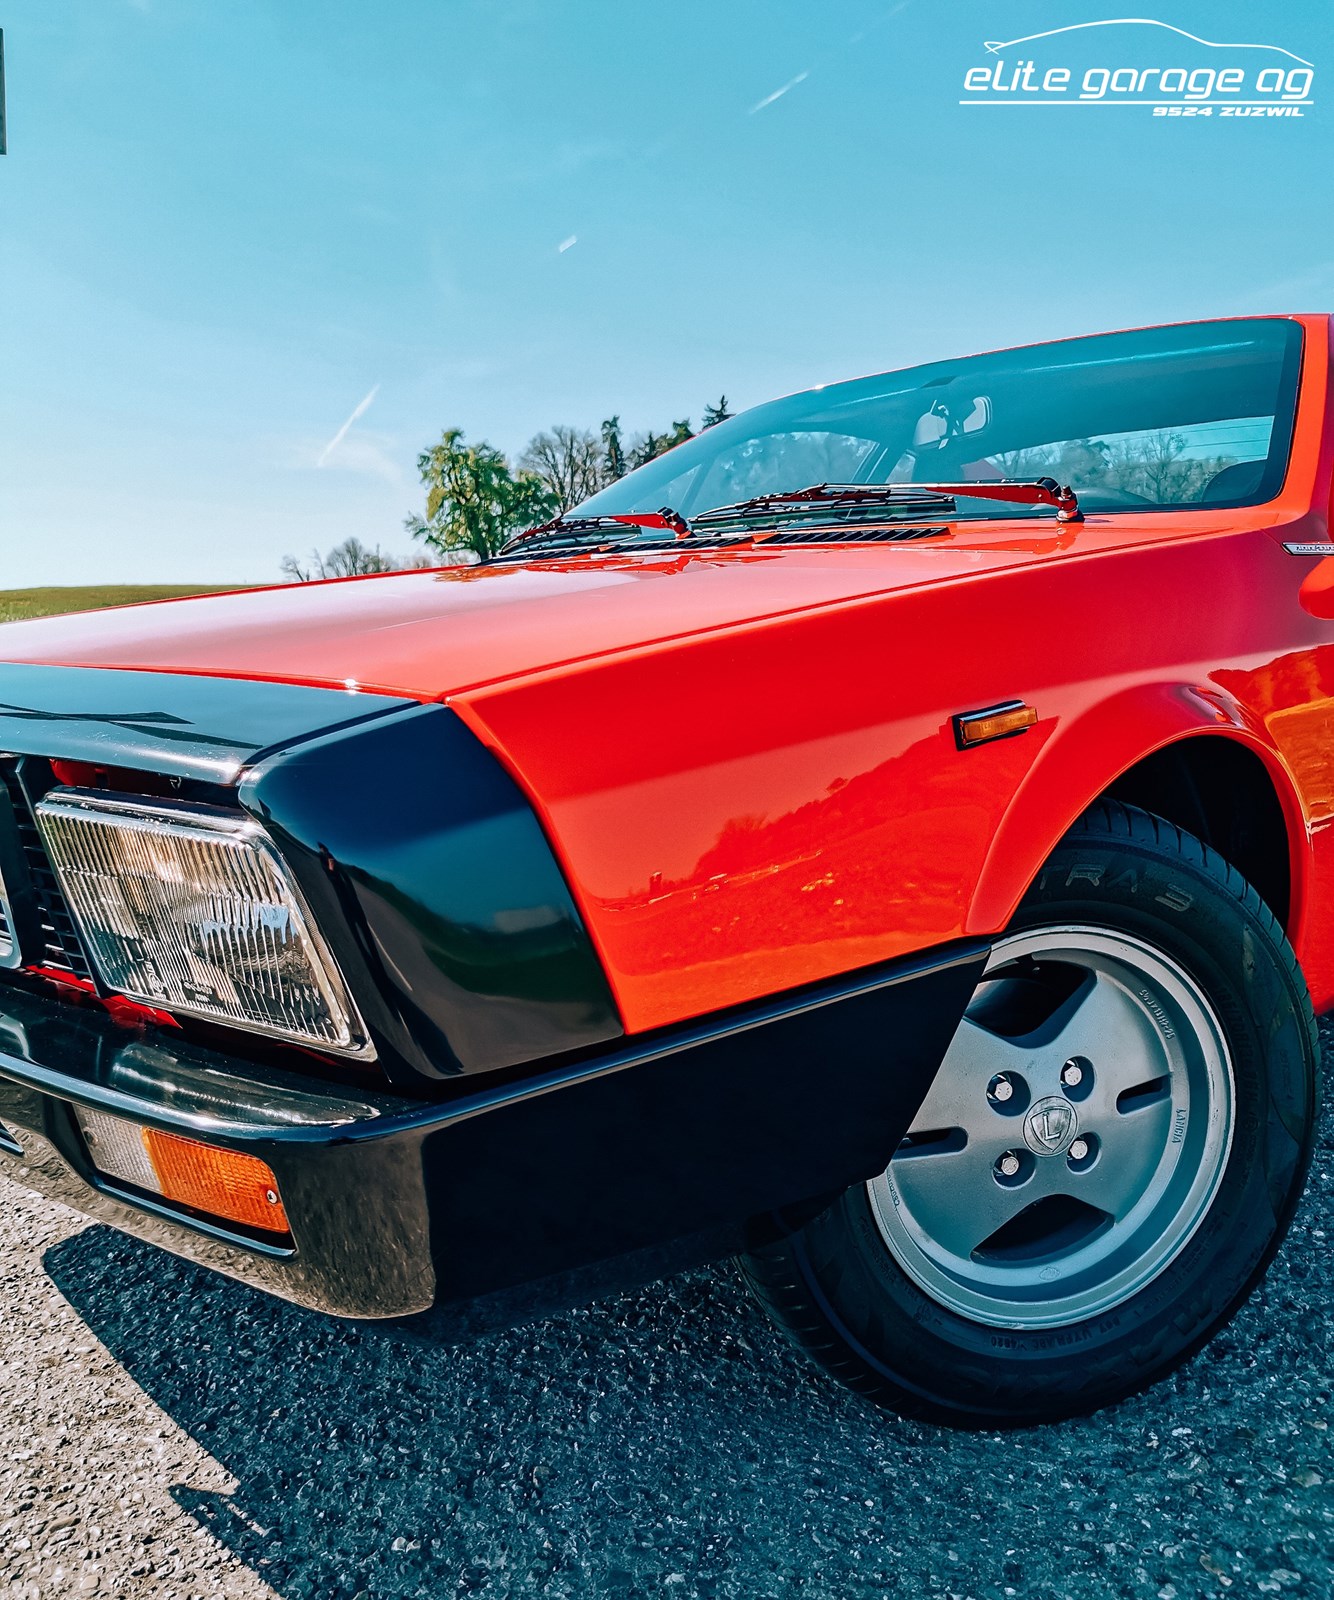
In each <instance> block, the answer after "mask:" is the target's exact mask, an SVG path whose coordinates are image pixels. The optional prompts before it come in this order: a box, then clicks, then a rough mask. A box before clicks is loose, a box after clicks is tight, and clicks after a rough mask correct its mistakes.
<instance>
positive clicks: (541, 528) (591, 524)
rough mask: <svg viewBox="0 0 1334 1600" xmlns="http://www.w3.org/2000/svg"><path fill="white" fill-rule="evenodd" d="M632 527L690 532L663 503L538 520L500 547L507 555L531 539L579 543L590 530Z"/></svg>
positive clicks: (680, 533)
mask: <svg viewBox="0 0 1334 1600" xmlns="http://www.w3.org/2000/svg"><path fill="white" fill-rule="evenodd" d="M626 527H630V528H661V529H662V530H663V531H664V532H667V533H670V534H671V535H672V536H673V538H676V539H684V538H686V537H688V535H689V533H690V524H689V523H688V522H687V521H686V519H685V518H684V517H683V516H682V515H681V514H680V512H679V511H673V510H672V508H671V507H670V506H663V507H662V508H661V509H660V510H658V511H617V512H615V513H613V512H607V513H605V514H604V515H603V516H600V517H566V516H559V517H552V519H551V521H550V522H539V523H538V525H537V526H536V527H535V528H525V529H524V530H523V532H522V533H516V534H515V535H514V537H513V538H512V539H509V540H507V541H506V542H505V543H504V544H503V545H502V546H501V548H500V552H499V553H500V554H501V555H502V556H505V555H508V554H509V553H510V551H511V550H515V549H517V548H518V546H519V545H521V544H527V543H528V541H529V540H530V539H540V540H541V541H542V542H543V544H555V545H558V546H561V545H567V544H568V545H572V546H575V547H578V546H579V545H580V544H582V543H583V540H582V539H581V538H580V537H579V536H580V535H582V534H588V533H607V532H612V533H619V532H620V531H621V529H623V528H626Z"/></svg>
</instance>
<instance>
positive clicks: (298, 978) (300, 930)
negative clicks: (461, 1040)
mask: <svg viewBox="0 0 1334 1600" xmlns="http://www.w3.org/2000/svg"><path fill="white" fill-rule="evenodd" d="M35 811H36V817H37V824H38V827H39V828H40V829H41V833H42V839H43V841H44V843H45V845H46V850H47V854H48V856H49V857H50V861H51V865H52V867H53V869H54V870H55V873H56V876H57V878H58V879H59V881H60V886H61V889H62V890H63V891H64V894H65V898H66V900H67V901H68V902H69V908H70V911H71V913H72V915H73V917H74V920H75V922H76V923H77V925H78V928H79V932H80V933H81V935H82V936H83V940H84V944H85V946H86V948H87V951H88V955H89V959H90V960H91V961H92V963H93V965H94V967H95V968H96V970H97V972H98V974H99V975H100V977H101V978H102V980H103V982H104V983H105V984H106V985H107V987H108V988H110V989H114V990H115V991H116V992H117V993H119V994H123V995H126V996H128V997H129V998H131V999H134V1000H141V1001H143V1002H145V1003H146V1004H148V1005H151V1006H156V1007H159V1008H161V1009H162V1010H164V1011H173V1012H181V1013H183V1014H186V1015H189V1016H194V1017H203V1018H206V1019H207V1020H208V1021H210V1022H217V1023H223V1024H225V1025H227V1026H229V1027H233V1028H239V1029H243V1030H244V1031H246V1032H250V1033H259V1034H264V1035H266V1036H268V1037H270V1038H275V1039H284V1040H287V1041H289V1042H292V1043H296V1044H302V1045H307V1046H310V1047H312V1048H314V1049H317V1050H326V1051H331V1052H336V1053H337V1054H339V1055H350V1056H358V1057H361V1058H367V1057H373V1056H374V1055H375V1047H374V1045H373V1044H372V1043H371V1041H370V1038H369V1037H368V1035H367V1032H366V1026H365V1023H364V1022H363V1021H362V1018H361V1014H360V1012H359V1011H358V1010H357V1006H356V1002H355V1001H354V1000H353V998H352V996H351V994H350V993H349V991H348V988H347V984H346V983H345V982H344V980H343V976H342V973H341V972H340V971H339V970H338V965H337V963H336V962H335V960H334V958H333V955H332V953H331V952H330V950H329V948H328V946H327V945H326V944H325V942H324V939H323V938H322V937H321V935H320V932H319V930H318V929H317V928H316V926H315V923H314V920H313V918H312V917H311V915H310V912H309V909H308V908H307V906H306V903H305V900H304V899H303V898H302V895H301V892H300V890H299V889H298V887H297V885H296V883H295V881H294V880H293V878H292V876H291V874H290V873H289V872H288V870H287V866H286V864H285V863H284V862H283V860H282V858H281V856H280V855H279V854H278V852H277V850H275V848H274V846H273V843H272V841H271V840H270V839H269V837H268V835H267V834H266V833H265V832H264V830H263V828H262V827H261V826H260V825H259V823H257V822H256V821H255V820H254V819H253V818H251V817H248V816H245V815H244V814H243V813H239V812H232V811H226V810H223V809H222V808H220V807H208V806H193V805H186V804H183V803H182V804H177V803H173V802H170V801H161V802H158V801H151V800H136V799H131V798H129V797H121V796H118V795H108V794H105V793H103V792H102V791H99V790H86V789H52V790H51V791H50V792H49V793H48V794H46V795H45V796H44V798H43V799H42V800H40V801H39V802H38V804H37V806H36V807H35Z"/></svg>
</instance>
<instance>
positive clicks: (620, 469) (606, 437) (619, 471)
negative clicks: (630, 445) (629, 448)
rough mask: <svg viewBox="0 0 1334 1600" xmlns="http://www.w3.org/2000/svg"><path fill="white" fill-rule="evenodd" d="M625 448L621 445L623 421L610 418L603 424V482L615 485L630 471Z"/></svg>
mask: <svg viewBox="0 0 1334 1600" xmlns="http://www.w3.org/2000/svg"><path fill="white" fill-rule="evenodd" d="M629 467H630V464H629V462H628V461H627V460H626V459H625V447H624V446H623V445H622V443H621V419H620V417H619V416H616V417H608V418H607V420H606V421H605V422H604V423H603V424H602V481H603V483H615V482H616V480H617V478H623V477H624V476H625V474H626V473H627V472H628V471H629Z"/></svg>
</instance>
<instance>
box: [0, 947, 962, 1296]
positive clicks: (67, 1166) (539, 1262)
mask: <svg viewBox="0 0 1334 1600" xmlns="http://www.w3.org/2000/svg"><path fill="white" fill-rule="evenodd" d="M987 954H988V947H987V946H986V945H985V944H980V943H969V944H966V945H956V946H953V947H950V948H948V949H942V950H937V951H933V952H930V953H928V954H926V955H921V956H914V957H911V958H908V959H906V960H903V961H899V962H894V963H890V964H888V965H885V966H881V967H877V968H872V969H864V970H863V971H860V972H857V973H854V974H850V975H848V976H847V977H844V978H841V979H838V980H835V981H831V982H828V983H824V984H819V985H815V986H812V987H810V988H808V989H804V990H802V991H799V992H794V993H789V994H786V995H782V996H778V997H775V998H772V999H768V1000H764V1001H761V1002H756V1003H754V1004H752V1005H748V1006H742V1007H737V1008H736V1009H734V1010H732V1011H730V1012H727V1013H725V1014H720V1015H715V1016H712V1017H708V1018H704V1019H701V1020H699V1021H697V1022H693V1023H690V1024H687V1025H684V1026H681V1027H678V1028H673V1029H670V1030H664V1031H663V1032H661V1033H659V1034H657V1035H654V1036H652V1037H649V1036H641V1037H639V1038H637V1039H635V1040H632V1041H626V1042H624V1043H622V1044H620V1045H618V1046H617V1047H616V1048H615V1049H612V1050H607V1051H604V1052H602V1053H599V1054H597V1055H590V1056H588V1057H586V1058H584V1059H583V1060H581V1061H578V1062H574V1063H565V1064H563V1065H561V1066H560V1067H558V1068H555V1069H552V1070H550V1071H547V1072H542V1073H537V1074H533V1075H528V1076H525V1077H522V1078H518V1079H515V1078H511V1079H510V1080H509V1081H507V1082H504V1083H501V1082H497V1081H493V1082H491V1083H490V1084H488V1085H485V1086H482V1087H479V1088H477V1089H471V1085H467V1087H468V1088H469V1089H471V1092H465V1093H459V1094H455V1095H453V1096H451V1097H449V1098H447V1099H440V1100H436V1101H432V1102H425V1101H421V1100H407V1099H404V1098H401V1097H397V1096H391V1095H387V1094H383V1093H379V1092H370V1091H362V1090H359V1089H358V1090H348V1089H345V1088H340V1089H332V1088H324V1087H320V1086H318V1085H315V1084H313V1083H310V1082H304V1081H302V1080H299V1079H295V1078H291V1077H289V1078H285V1079H283V1078H279V1077H277V1076H276V1075H273V1074H264V1075H263V1076H262V1077H261V1076H257V1069H255V1068H254V1067H253V1066H252V1065H250V1064H245V1063H239V1062H236V1061H234V1060H231V1059H229V1058H227V1057H223V1056H218V1055H214V1054H212V1053H210V1052H208V1051H205V1050H201V1049H199V1048H197V1047H195V1046H192V1045H188V1044H186V1043H181V1044H179V1045H177V1044H174V1043H172V1042H171V1041H169V1040H165V1039H164V1037H163V1036H161V1035H157V1034H155V1035H153V1036H151V1037H150V1036H149V1035H147V1034H145V1035H142V1036H141V1035H138V1034H135V1033H127V1032H126V1031H125V1030H123V1029H121V1028H119V1027H117V1026H116V1025H115V1024H114V1023H113V1022H111V1021H110V1019H109V1018H107V1017H106V1016H105V1014H103V1013H101V1012H99V1011H97V1010H94V1009H91V1008H90V1009H87V1010H83V1009H80V1008H75V1007H71V1006H69V1005H67V1004H63V1003H62V1002H59V1001H53V1000H47V999H45V998H43V997H39V996H33V995H29V994H24V993H22V992H21V991H18V990H14V991H0V1121H3V1123H4V1124H5V1125H6V1126H7V1127H8V1128H9V1129H10V1130H11V1131H13V1132H15V1133H16V1134H17V1135H18V1138H19V1141H20V1142H21V1144H22V1146H23V1155H22V1157H14V1156H7V1157H5V1158H4V1161H3V1163H0V1169H2V1170H5V1171H7V1172H9V1173H10V1174H11V1175H12V1176H16V1177H17V1178H18V1179H19V1181H20V1182H23V1183H26V1184H28V1186H29V1187H31V1188H34V1189H37V1190H39V1191H41V1192H44V1193H48V1194H50V1195H52V1196H53V1197H55V1198H57V1199H60V1200H62V1201H64V1202H65V1203H66V1204H69V1205H72V1206H74V1207H75V1208H76V1209H78V1210H81V1211H84V1212H85V1213H87V1214H89V1215H92V1216H95V1217H99V1218H101V1219H102V1220H105V1221H107V1222H111V1223H113V1224H115V1225H116V1226H118V1227H122V1228H124V1229H126V1230H127V1231H128V1232H131V1233H135V1234H138V1235H140V1236H143V1237H146V1238H149V1239H152V1240H154V1241H155V1242H157V1243H159V1244H162V1245H164V1246H165V1247H166V1248H168V1249H171V1250H174V1251H176V1252H177V1253H178V1254H181V1255H184V1256H188V1257H190V1258H192V1259H194V1260H197V1261H200V1262H202V1263H204V1264H205V1265H208V1266H211V1267H215V1268H217V1269H219V1270H221V1271H223V1272H227V1273H229V1274H230V1275H232V1276H234V1277H237V1278H241V1279H243V1280H245V1281H247V1282H250V1283H253V1284H256V1285H257V1286H259V1287H261V1288H264V1289H268V1290H270V1291H271V1292H273V1293H275V1294H279V1295H282V1296H283V1297H285V1298H287V1299H290V1300H294V1301H297V1302H298V1303H300V1304H303V1305H307V1306H311V1307H314V1308H316V1309H319V1310H324V1311H329V1312H334V1313H338V1314H341V1315H344V1316H354V1317H384V1316H404V1315H410V1314H412V1313H415V1312H420V1311H424V1310H426V1309H428V1308H430V1307H433V1306H436V1305H439V1304H441V1303H443V1302H457V1301H460V1300H464V1299H471V1298H474V1297H478V1296H485V1295H490V1294H494V1293H495V1292H496V1291H499V1290H505V1289H507V1288H511V1287H513V1286H515V1285H520V1284H535V1283H539V1282H543V1281H551V1280H555V1279H559V1278H560V1277H561V1276H562V1275H566V1274H570V1273H574V1272H577V1271H579V1270H580V1269H583V1268H587V1267H589V1266H591V1265H593V1264H596V1263H611V1262H616V1261H625V1262H627V1263H628V1262H631V1261H635V1260H639V1261H649V1262H652V1261H661V1260H665V1259H671V1260H677V1259H678V1258H679V1257H680V1256H681V1255H682V1254H684V1255H686V1256H690V1255H691V1253H692V1252H693V1253H694V1254H695V1256H696V1257H698V1256H699V1255H700V1254H701V1253H702V1254H703V1255H717V1254H725V1253H727V1252H728V1251H729V1250H732V1249H736V1248H739V1247H741V1246H742V1245H743V1244H744V1243H746V1242H747V1240H748V1239H749V1238H751V1237H753V1236H754V1233H755V1230H756V1229H757V1228H766V1227H772V1226H774V1225H775V1222H774V1218H775V1216H776V1215H777V1213H779V1212H780V1211H781V1210H783V1209H784V1208H794V1207H803V1206H804V1207H807V1208H809V1207H810V1206H811V1205H813V1204H817V1203H819V1201H820V1200H821V1199H822V1198H823V1197H826V1196H832V1195H834V1194H837V1193H839V1192H841V1191H842V1190H843V1189H845V1188H846V1187H848V1185H850V1184H853V1183H856V1182H859V1181H862V1180H864V1179H866V1178H869V1177H871V1176H873V1175H874V1174H875V1173H876V1172H877V1171H879V1170H881V1169H882V1168H883V1166H884V1165H885V1164H886V1163H887V1161H888V1160H889V1157H890V1155H891V1154H892V1153H893V1150H894V1148H895V1146H896V1145H897V1143H898V1141H899V1139H900V1138H901V1137H902V1135H903V1133H904V1132H905V1130H906V1129H907V1127H908V1125H909V1123H910V1122H911V1120H912V1118H913V1116H914V1114H915V1113H916V1111H917V1108H918V1106H919V1105H920V1104H921V1102H922V1100H923V1098H924V1097H925V1095H926V1092H927V1090H928V1088H929V1087H930V1084H931V1080H932V1078H933V1077H934V1076H935V1072H936V1069H937V1067H938V1065H939V1063H940V1061H941V1059H942V1057H943V1055H944V1052H945V1049H946V1047H947V1046H948V1044H949V1041H950V1039H951V1037H952V1036H953V1033H954V1030H955V1028H956V1026H957V1024H958V1021H959V1018H960V1016H961V1015H962V1013H963V1009H964V1006H965V1005H966V1004H967V1002H968V999H969V997H970V995H971V994H972V992H973V989H974V987H975V985H976V982H977V979H978V977H979V976H980V974H981V971H982V968H983V966H984V964H985V961H986V957H987ZM460 1087H461V1088H462V1087H464V1085H462V1084H461V1085H460ZM71 1103H77V1104H84V1105H92V1106H98V1107H100V1108H101V1109H103V1110H105V1111H108V1112H113V1113H117V1114H120V1115H122V1116H126V1117H129V1118H131V1119H133V1120H136V1121H139V1122H142V1123H145V1124H149V1125H151V1126H154V1127H159V1128H164V1129H167V1130H169V1131H173V1132H178V1133H182V1134H186V1135H188V1136H193V1137H196V1138H201V1139H204V1140H206V1141H208V1142H211V1143H216V1144H219V1145H224V1146H228V1147H231V1148H238V1149H245V1150H247V1151H250V1152H251V1153H253V1154H255V1155H257V1156H259V1157H260V1158H261V1159H263V1160H264V1161H266V1162H268V1164H269V1165H270V1166H271V1167H272V1169H273V1171H274V1172H275V1174H276V1175H277V1177H278V1181H279V1185H280V1188H281V1192H282V1197H283V1203H284V1207H285V1209H286V1211H287V1215H288V1217H289V1219H290V1222H291V1228H292V1236H293V1240H294V1242H295V1252H294V1253H293V1254H292V1255H291V1256H290V1257H288V1258H285V1259H281V1258H275V1257H274V1256H272V1255H271V1254H265V1253H262V1252H259V1251H255V1250H252V1249H250V1248H249V1247H248V1246H247V1245H246V1244H244V1243H243V1242H242V1241H239V1240H235V1239H228V1238H226V1237H221V1236H219V1235H218V1232H217V1230H214V1229H211V1228H209V1227H207V1226H206V1225H205V1224H204V1223H202V1222H200V1221H198V1220H196V1219H192V1218H190V1217H187V1216H184V1215H182V1216H179V1217H176V1216H172V1215H170V1214H169V1213H167V1211H166V1208H163V1207H159V1208H157V1211H156V1214H149V1213H148V1212H147V1211H145V1210H144V1209H141V1208H138V1207H136V1206H135V1205H134V1204H132V1203H131V1202H130V1201H129V1200H128V1199H127V1198H126V1197H123V1196H116V1195H113V1194H110V1193H108V1192H107V1191H106V1189H105V1188H104V1187H102V1186H101V1185H100V1184H99V1182H98V1180H97V1178H96V1175H95V1174H94V1173H92V1172H91V1170H90V1169H89V1166H88V1159H87V1152H86V1150H85V1149H84V1148H83V1146H82V1142H81V1141H80V1140H79V1138H78V1136H77V1133H76V1131H75V1126H74V1119H73V1116H72V1113H71V1110H70V1106H71ZM687 1240H695V1241H699V1242H698V1243H695V1244H692V1245H689V1246H688V1247H687V1246H686V1245H685V1243H684V1241H687Z"/></svg>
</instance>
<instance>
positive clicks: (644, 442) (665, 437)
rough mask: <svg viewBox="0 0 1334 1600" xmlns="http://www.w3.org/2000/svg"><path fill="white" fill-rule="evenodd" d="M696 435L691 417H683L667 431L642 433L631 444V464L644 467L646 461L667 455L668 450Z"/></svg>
mask: <svg viewBox="0 0 1334 1600" xmlns="http://www.w3.org/2000/svg"><path fill="white" fill-rule="evenodd" d="M694 437H695V435H694V433H693V431H692V430H691V427H690V419H689V417H683V418H682V419H681V421H680V422H674V423H672V425H671V427H670V428H669V429H668V430H667V432H666V433H654V432H653V431H652V430H650V431H649V432H648V433H641V434H640V435H639V437H638V438H637V439H636V440H635V441H634V443H633V444H632V445H631V446H630V465H631V466H632V467H642V466H643V465H644V464H645V462H648V461H656V460H657V459H658V457H659V456H661V455H666V453H667V451H669V450H672V449H675V447H676V446H677V445H678V444H684V443H685V442H686V440H687V439H693V438H694Z"/></svg>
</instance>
